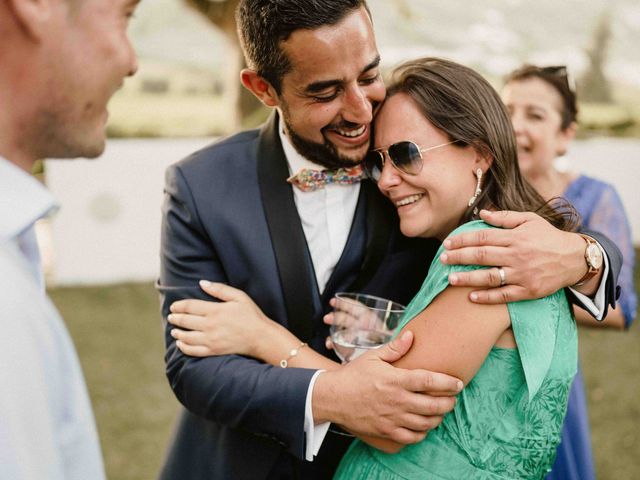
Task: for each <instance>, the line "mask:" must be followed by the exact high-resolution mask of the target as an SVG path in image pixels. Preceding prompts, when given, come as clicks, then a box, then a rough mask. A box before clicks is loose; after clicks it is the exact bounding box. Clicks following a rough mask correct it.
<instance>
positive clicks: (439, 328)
mask: <svg viewBox="0 0 640 480" xmlns="http://www.w3.org/2000/svg"><path fill="white" fill-rule="evenodd" d="M471 291H473V289H472V288H471V287H448V288H446V289H445V290H444V291H443V292H442V293H440V294H439V295H438V296H437V297H436V298H435V299H434V300H433V302H431V304H430V305H429V306H428V307H427V308H426V309H424V310H423V311H422V313H420V314H419V315H417V316H416V317H415V318H413V319H412V320H411V321H410V322H409V323H408V324H407V325H406V326H405V327H404V329H403V331H406V330H411V331H412V332H413V334H414V341H413V346H412V347H411V350H409V353H407V355H405V356H404V357H402V358H401V359H400V360H398V361H397V362H395V363H394V364H393V365H394V366H396V367H401V368H406V369H415V368H425V369H428V370H435V371H438V372H442V373H447V374H449V375H453V376H455V377H457V378H459V379H461V380H462V381H463V383H464V384H465V385H467V384H468V383H469V382H470V381H471V379H472V378H473V376H474V375H475V374H476V372H477V371H478V369H479V368H480V366H481V365H482V363H483V362H484V360H485V358H486V357H487V355H488V354H489V351H490V350H491V348H492V347H493V346H494V345H496V344H498V345H499V346H505V347H512V346H515V342H514V341H513V337H512V334H511V329H510V326H511V320H510V318H509V313H508V311H507V306H506V304H496V305H484V304H476V303H472V302H471V301H470V300H469V293H470V292H471ZM362 440H364V441H365V442H367V443H369V444H370V445H373V446H374V447H376V448H378V449H380V450H383V451H385V452H387V453H395V452H397V451H399V450H400V449H401V448H402V447H404V445H400V444H398V443H394V442H391V441H389V440H386V439H380V438H371V437H366V438H362Z"/></svg>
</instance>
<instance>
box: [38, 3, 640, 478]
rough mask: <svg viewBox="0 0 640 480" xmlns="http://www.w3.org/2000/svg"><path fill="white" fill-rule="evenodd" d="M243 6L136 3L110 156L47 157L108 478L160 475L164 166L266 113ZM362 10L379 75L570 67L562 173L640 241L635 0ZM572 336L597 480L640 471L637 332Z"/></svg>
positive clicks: (51, 275) (62, 297) (64, 308)
mask: <svg viewBox="0 0 640 480" xmlns="http://www.w3.org/2000/svg"><path fill="white" fill-rule="evenodd" d="M236 3H237V1H236V0H223V1H216V0H153V1H146V2H142V3H141V5H140V7H139V8H138V10H137V12H136V16H135V18H134V19H133V20H132V23H131V35H132V38H133V42H134V44H135V46H136V49H137V51H138V54H139V59H140V69H139V71H138V74H137V75H136V76H135V77H133V78H131V79H128V80H127V81H126V83H125V86H124V88H123V89H122V90H121V91H120V92H118V93H117V94H116V96H115V97H114V99H113V100H112V102H111V104H110V120H109V124H108V133H109V137H110V139H109V142H108V146H107V150H106V152H105V154H104V155H103V157H102V158H101V159H99V160H97V161H96V160H92V161H85V160H78V161H74V162H67V161H46V162H45V163H44V166H43V167H42V172H41V175H42V178H43V180H44V181H45V183H46V184H47V186H48V187H49V188H50V189H51V190H52V191H53V193H54V195H55V196H56V198H57V199H58V201H59V203H60V205H61V207H62V208H61V210H60V212H59V213H58V214H57V215H56V216H55V217H54V218H53V219H50V220H46V221H43V222H41V223H40V224H39V225H38V236H39V240H40V243H41V246H42V248H43V251H44V259H45V261H46V265H45V268H46V274H47V281H48V285H49V291H50V294H51V296H52V298H53V300H54V302H55V303H56V304H57V306H58V307H59V309H60V311H61V313H62V315H63V316H64V318H65V320H66V322H67V324H68V326H69V329H70V330H71V333H72V336H73V337H74V340H75V342H76V346H77V349H78V352H79V355H80V358H81V362H82V365H83V368H84V371H85V375H86V377H87V382H88V386H89V390H90V393H91V398H92V401H93V405H94V409H95V413H96V417H97V421H98V429H99V431H100V436H101V441H102V448H103V451H104V455H105V461H106V466H107V473H108V476H109V478H110V479H112V480H125V479H126V480H134V479H136V480H137V479H153V478H155V477H156V476H157V473H158V470H159V468H160V465H161V461H162V457H163V455H164V451H165V449H166V446H167V444H168V442H169V440H170V436H171V428H172V425H173V420H174V418H175V415H176V413H177V410H178V403H177V401H176V400H175V398H174V397H173V394H172V392H171V391H170V389H169V387H168V384H167V382H166V379H165V377H164V368H163V367H164V363H163V345H162V328H161V321H160V315H159V308H158V298H157V294H156V293H155V290H154V288H153V281H154V279H155V278H156V276H157V271H158V264H159V260H158V246H159V225H160V205H161V201H162V185H163V174H164V169H165V168H166V166H167V165H169V164H170V163H173V162H175V161H177V160H179V159H181V158H183V157H184V156H187V155H188V154H189V153H191V152H193V151H195V150H197V149H199V148H201V147H203V146H204V145H206V144H208V143H210V142H212V141H214V140H215V139H216V138H218V137H220V136H224V135H227V134H230V133H232V132H234V131H237V130H238V129H240V128H246V127H252V126H255V125H258V124H259V123H260V122H261V121H262V120H263V119H264V118H266V115H267V114H268V112H267V111H266V110H265V109H263V108H260V107H259V105H257V104H256V101H254V100H253V98H252V97H250V96H249V95H248V94H245V93H244V92H243V90H242V89H241V88H240V83H239V80H238V78H239V74H238V72H239V70H240V68H241V67H242V65H243V64H242V58H241V54H240V51H239V47H238V43H237V39H236V36H235V24H234V21H233V11H234V8H235V5H236ZM369 5H370V8H371V10H372V14H373V18H374V26H375V30H376V35H377V39H378V46H379V49H380V52H381V55H382V65H383V69H384V70H385V71H389V70H391V69H392V68H393V66H394V65H396V64H397V63H399V62H401V61H403V60H406V59H410V58H415V57H418V56H427V55H429V56H433V55H437V56H444V57H448V58H451V59H454V60H457V61H460V62H462V63H465V64H466V65H469V66H471V67H473V68H475V69H477V70H478V71H480V72H481V73H483V74H484V75H485V76H486V77H487V78H488V79H489V80H490V81H491V82H492V84H493V85H494V86H496V88H500V86H501V79H502V77H503V76H504V75H505V74H506V73H508V72H509V71H510V70H512V69H514V68H516V67H518V66H519V65H521V64H522V63H524V62H530V63H536V64H540V65H567V66H568V67H569V71H570V72H571V73H572V74H573V76H574V78H575V81H576V83H577V86H578V98H579V99H580V101H581V102H580V130H579V140H578V141H576V142H574V143H573V144H572V146H571V149H570V151H569V153H568V155H567V156H566V157H564V158H562V159H561V161H562V163H563V166H565V167H570V168H572V169H575V170H578V171H581V172H584V173H587V174H589V175H592V176H595V177H597V178H600V179H603V180H605V181H607V182H609V183H611V184H613V185H614V186H615V187H616V188H617V190H618V192H619V193H620V195H621V197H622V200H623V203H624V205H625V209H626V212H627V215H628V217H629V219H630V221H631V226H632V230H633V238H634V243H635V245H636V247H638V246H640V195H638V194H637V193H636V190H637V186H638V184H639V181H640V48H638V46H639V45H640V33H639V32H640V3H638V2H637V0H609V1H605V0H560V1H556V0H553V1H552V0H538V1H537V2H529V1H524V0H479V1H477V2H462V1H449V2H441V1H435V0H369ZM639 253H640V252H639ZM639 284H640V278H639V272H638V269H636V286H638V285H639ZM580 335H581V337H580V350H581V359H582V360H581V361H582V365H583V370H584V374H585V378H586V384H587V390H588V399H589V403H590V405H589V406H590V411H589V413H590V418H591V426H592V439H593V449H594V454H595V459H596V468H597V471H598V478H600V479H605V480H608V479H611V480H613V479H616V480H618V479H636V478H640V462H638V460H637V453H636V452H637V451H638V449H639V448H640V432H639V431H638V426H639V425H640V405H639V404H638V403H637V402H636V397H637V395H638V393H640V348H638V345H639V341H640V334H639V333H638V328H637V327H632V328H631V329H630V331H629V332H626V333H622V332H611V331H594V330H591V331H590V330H586V329H581V333H580Z"/></svg>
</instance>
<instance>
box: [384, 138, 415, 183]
mask: <svg viewBox="0 0 640 480" xmlns="http://www.w3.org/2000/svg"><path fill="white" fill-rule="evenodd" d="M389 157H391V161H392V162H393V164H394V165H395V166H396V167H397V168H398V170H401V171H403V172H405V173H408V174H410V175H417V174H418V173H420V170H421V168H422V155H420V149H419V148H418V146H417V145H416V144H415V143H413V142H406V141H405V142H398V143H394V144H393V145H391V146H390V147H389Z"/></svg>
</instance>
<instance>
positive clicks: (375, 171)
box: [362, 150, 383, 182]
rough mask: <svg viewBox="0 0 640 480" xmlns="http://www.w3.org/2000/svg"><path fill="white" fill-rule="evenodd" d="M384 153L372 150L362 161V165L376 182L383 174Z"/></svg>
mask: <svg viewBox="0 0 640 480" xmlns="http://www.w3.org/2000/svg"><path fill="white" fill-rule="evenodd" d="M382 155H383V153H382V152H377V151H375V150H370V151H369V152H368V153H367V155H366V157H364V160H363V161H362V167H363V168H364V171H365V173H366V174H367V176H368V177H369V178H370V179H371V180H373V181H374V182H377V181H378V180H379V179H380V175H382V167H383V157H382Z"/></svg>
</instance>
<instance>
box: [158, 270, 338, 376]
mask: <svg viewBox="0 0 640 480" xmlns="http://www.w3.org/2000/svg"><path fill="white" fill-rule="evenodd" d="M200 286H201V287H202V289H203V290H204V291H205V292H206V293H208V294H209V295H211V296H213V297H215V298H218V299H219V300H221V302H216V303H214V302H209V301H203V300H181V301H178V302H175V303H173V304H172V305H171V312H172V313H171V314H170V315H169V317H168V321H169V322H170V323H171V324H173V325H174V326H176V327H179V328H174V329H172V330H171V335H172V336H173V337H174V338H175V339H176V344H177V346H178V348H179V349H180V350H181V351H182V352H183V353H185V354H186V355H191V356H194V357H208V356H213V355H229V354H238V355H245V356H248V357H253V358H256V359H258V360H261V361H263V362H265V363H269V364H271V365H276V366H278V365H280V362H281V361H282V360H287V364H288V366H289V367H295V368H313V369H323V370H333V369H336V368H338V367H339V366H340V364H338V363H336V362H334V361H332V360H330V359H328V358H326V357H325V356H323V355H321V354H319V353H317V352H315V351H314V350H313V349H311V348H305V347H303V348H300V346H301V344H302V342H301V341H300V339H298V337H296V336H295V335H294V334H293V333H291V332H290V331H289V330H287V329H286V328H285V327H283V326H282V325H280V324H278V323H276V322H274V321H273V320H271V319H270V318H268V317H267V316H266V315H265V314H264V313H263V312H262V310H260V308H259V307H258V306H257V305H256V304H255V303H254V302H253V300H251V298H250V297H249V296H248V295H247V294H246V293H244V292H243V291H241V290H238V289H236V288H233V287H230V286H228V285H225V284H222V283H211V282H206V281H202V282H200ZM240 319H242V320H240ZM293 349H298V353H297V354H296V355H295V356H293V357H292V358H289V357H290V356H291V351H292V350H293Z"/></svg>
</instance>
